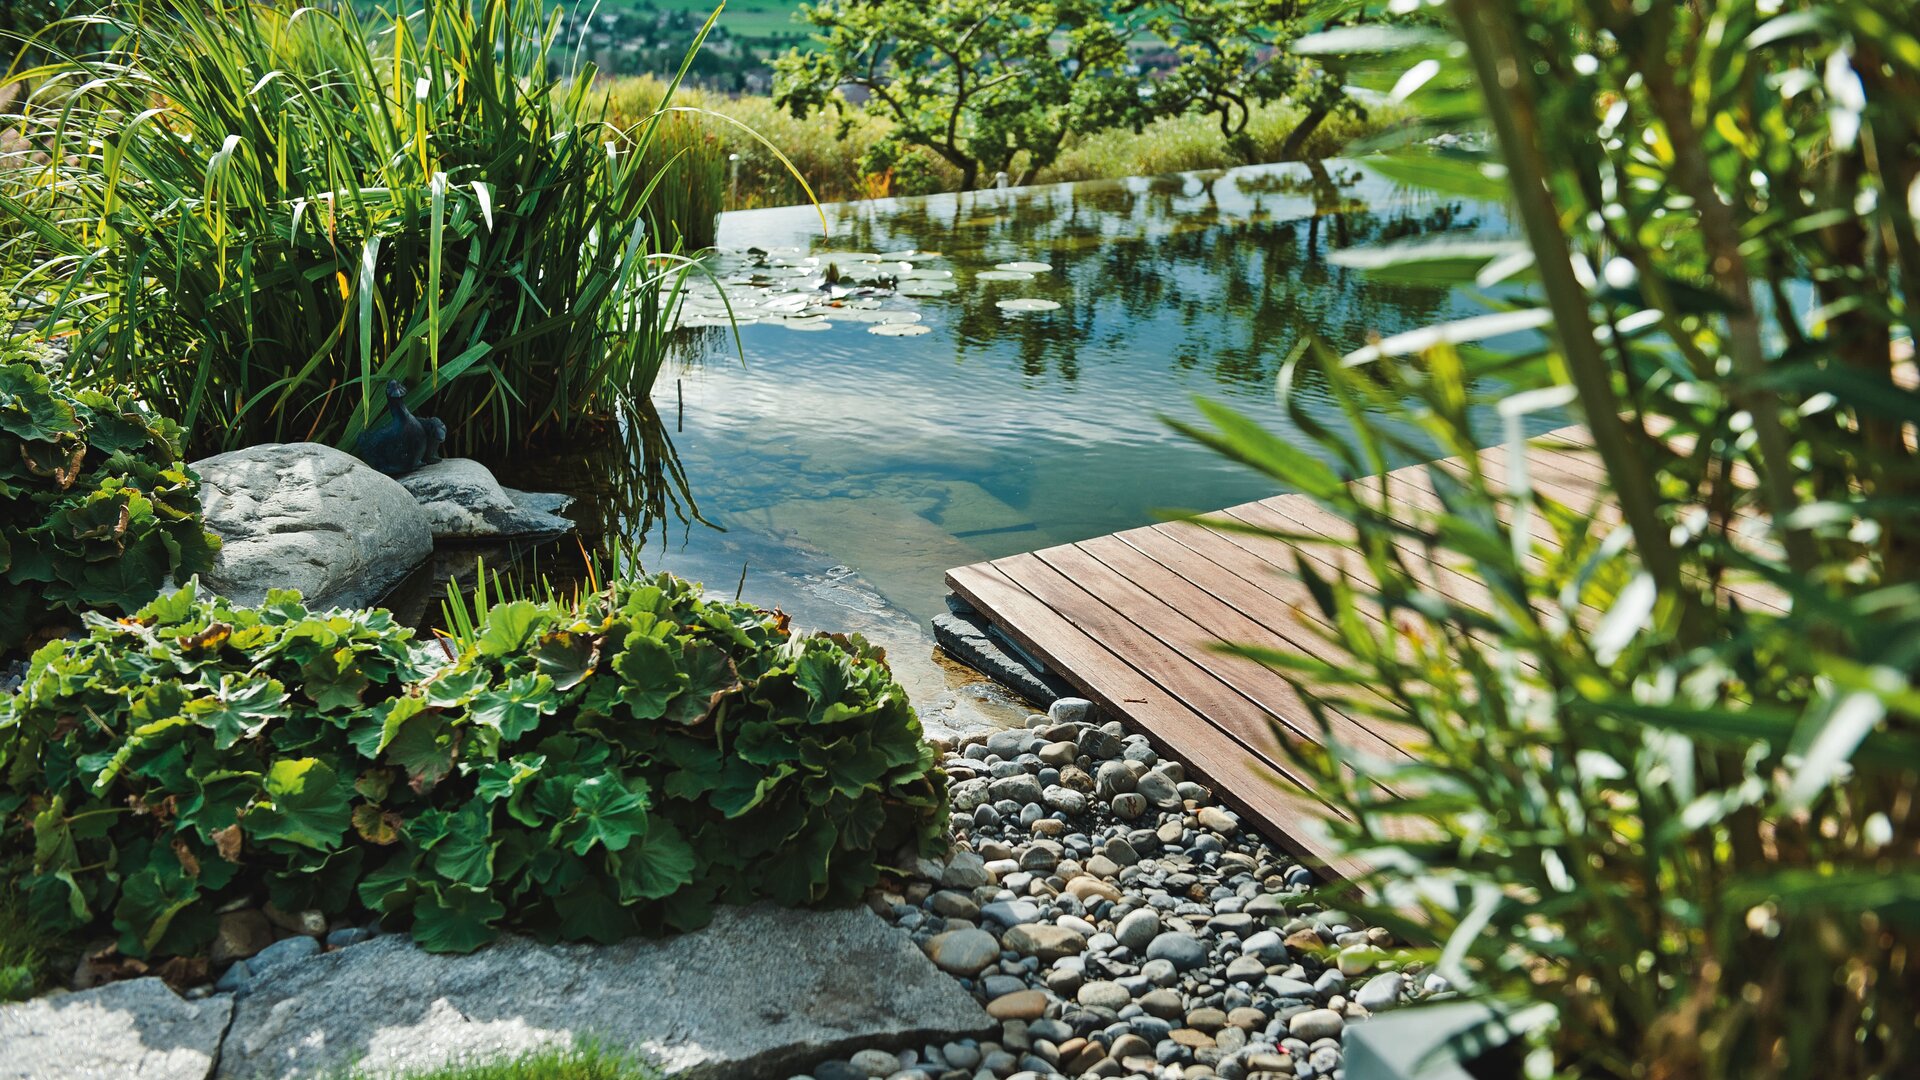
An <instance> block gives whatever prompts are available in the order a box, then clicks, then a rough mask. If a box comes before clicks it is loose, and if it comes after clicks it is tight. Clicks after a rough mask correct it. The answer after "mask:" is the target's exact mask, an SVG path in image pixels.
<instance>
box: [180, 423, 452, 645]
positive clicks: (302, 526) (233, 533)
mask: <svg viewBox="0 0 1920 1080" xmlns="http://www.w3.org/2000/svg"><path fill="white" fill-rule="evenodd" d="M191 467H192V469H193V471H194V472H196V473H198V474H199V475H200V485H201V486H200V499H201V504H202V506H203V507H204V509H205V513H206V521H207V528H208V529H209V530H211V531H212V532H214V533H215V534H217V535H218V536H219V537H220V540H221V548H220V552H219V554H218V555H217V556H216V557H215V559H214V564H213V569H212V570H210V571H208V572H207V573H205V574H202V575H200V580H201V582H202V583H203V584H204V585H206V586H207V587H208V588H210V589H212V590H213V591H214V592H217V593H220V594H221V595H223V596H226V597H228V598H229V599H232V600H234V601H235V602H238V603H242V604H257V603H259V602H260V601H261V600H263V599H265V598H266V595H267V590H268V589H286V588H293V589H299V590H300V592H301V594H302V595H303V596H305V597H306V600H307V604H308V606H310V607H315V608H328V607H364V606H366V605H368V604H372V603H374V602H375V601H377V600H379V599H380V597H381V595H382V594H384V593H385V592H386V591H387V590H388V589H389V588H391V587H392V586H393V584H394V583H395V582H396V581H398V580H400V579H401V578H402V577H404V576H406V573H407V571H409V570H411V569H413V567H414V566H415V565H417V564H418V563H419V562H420V561H421V560H423V559H425V558H426V557H427V556H428V555H429V554H430V553H432V551H433V528H432V526H431V525H430V524H429V522H428V519H427V515H426V514H425V513H424V512H423V511H422V510H421V509H420V507H419V504H417V503H416V502H414V499H413V496H412V495H410V494H408V493H407V489H406V488H403V487H401V486H400V485H399V483H397V482H396V481H394V480H393V479H392V478H391V477H387V476H382V475H381V474H380V473H378V472H376V471H374V469H373V468H372V467H371V466H369V465H367V464H366V463H365V462H363V461H361V460H360V459H359V458H356V457H354V456H353V455H351V454H347V453H344V452H342V451H339V450H335V449H334V448H333V447H331V446H322V445H321V444H319V443H266V444H263V445H260V446H250V447H248V448H247V449H245V450H235V451H233V452H231V453H226V454H218V455H216V456H214V457H210V458H203V459H201V460H199V461H196V462H193V463H192V466H191Z"/></svg>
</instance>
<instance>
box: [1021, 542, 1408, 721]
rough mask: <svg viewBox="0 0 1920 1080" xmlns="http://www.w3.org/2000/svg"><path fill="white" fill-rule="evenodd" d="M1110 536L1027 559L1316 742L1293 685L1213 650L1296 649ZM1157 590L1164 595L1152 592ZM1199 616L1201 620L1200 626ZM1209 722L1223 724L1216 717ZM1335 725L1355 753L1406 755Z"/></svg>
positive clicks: (1241, 659)
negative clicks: (1071, 582) (1102, 603)
mask: <svg viewBox="0 0 1920 1080" xmlns="http://www.w3.org/2000/svg"><path fill="white" fill-rule="evenodd" d="M1110 539H1111V538H1110V537H1101V538H1099V539H1096V540H1089V541H1083V542H1081V543H1078V544H1071V545H1068V546H1066V547H1060V548H1049V549H1047V550H1045V551H1039V552H1035V553H1034V554H1035V555H1036V557H1038V558H1040V559H1041V560H1043V561H1045V562H1046V563H1047V564H1048V565H1050V566H1052V567H1053V568H1054V569H1055V570H1058V571H1059V572H1060V573H1061V574H1062V575H1064V576H1067V577H1070V578H1072V579H1073V580H1074V582H1076V583H1077V584H1079V585H1080V586H1081V587H1082V588H1084V589H1086V590H1087V591H1088V592H1089V593H1092V594H1095V595H1097V596H1099V597H1100V598H1101V599H1102V600H1104V601H1105V602H1106V603H1107V605H1108V606H1109V607H1110V608H1112V609H1113V611H1114V613H1115V614H1116V615H1118V616H1120V617H1121V618H1125V619H1128V620H1130V621H1132V622H1133V623H1134V624H1135V625H1137V626H1139V627H1140V628H1141V629H1143V630H1145V631H1147V632H1148V633H1150V634H1152V635H1153V636H1154V637H1156V638H1158V639H1159V640H1161V641H1162V642H1165V643H1166V645H1167V646H1169V647H1171V648H1173V649H1175V650H1176V651H1179V652H1181V653H1182V654H1183V655H1190V656H1193V657H1195V658H1196V661H1197V662H1196V665H1195V666H1196V668H1204V669H1205V670H1207V671H1209V672H1211V673H1212V674H1213V675H1214V676H1215V677H1217V678H1218V679H1220V680H1221V681H1223V682H1225V683H1226V684H1227V685H1228V686H1231V687H1233V688H1234V689H1235V690H1237V691H1239V693H1240V694H1241V695H1242V696H1244V697H1246V698H1247V700H1248V701H1249V702H1251V703H1252V704H1253V705H1255V706H1257V707H1258V708H1259V709H1260V711H1261V713H1262V714H1263V717H1264V716H1271V717H1273V718H1275V719H1277V720H1278V721H1279V722H1280V723H1281V724H1283V725H1285V726H1286V727H1287V728H1288V729H1289V730H1291V731H1293V732H1294V734H1295V735H1298V736H1299V737H1300V738H1302V739H1305V740H1308V741H1313V740H1315V739H1316V738H1317V734H1318V733H1317V732H1315V731H1314V730H1313V728H1312V727H1311V726H1310V725H1306V724H1304V723H1303V721H1304V720H1305V718H1306V716H1307V711H1306V704H1305V703H1304V702H1302V701H1301V700H1300V695H1299V693H1298V691H1296V690H1295V689H1294V688H1293V684H1291V683H1289V682H1287V680H1286V679H1285V678H1284V677H1282V676H1281V675H1280V674H1279V673H1278V672H1276V671H1274V670H1273V669H1272V668H1269V667H1267V666H1266V665H1264V664H1260V663H1257V662H1255V661H1252V660H1249V659H1247V658H1245V657H1242V656H1234V655H1230V654H1224V653H1221V652H1219V651H1218V649H1219V647H1220V646H1223V645H1229V644H1235V643H1244V644H1249V645H1258V646H1265V647H1269V648H1280V649H1293V648H1297V646H1296V645H1295V644H1294V643H1293V642H1291V641H1289V640H1287V639H1285V638H1283V637H1281V636H1280V635H1278V634H1276V633H1274V632H1273V631H1272V630H1269V629H1268V628H1267V627H1265V626H1263V625H1261V624H1259V623H1256V622H1254V621H1253V620H1252V619H1249V618H1246V617H1245V616H1243V615H1241V614H1240V613H1239V612H1237V611H1234V610H1233V609H1232V608H1230V607H1228V606H1227V605H1225V604H1222V603H1220V602H1219V601H1218V600H1216V599H1214V597H1213V596H1212V595H1211V594H1209V593H1207V592H1206V591H1205V590H1203V589H1199V588H1196V587H1195V586H1194V585H1193V584H1192V583H1190V582H1187V581H1185V580H1184V579H1181V578H1180V577H1178V576H1177V575H1175V574H1173V573H1171V572H1169V571H1167V570H1166V568H1165V567H1161V566H1160V565H1159V564H1158V563H1154V562H1152V560H1150V559H1147V558H1146V557H1145V556H1142V555H1140V554H1139V553H1138V552H1136V551H1134V550H1133V549H1132V548H1130V547H1128V546H1127V545H1125V544H1121V543H1118V542H1117V541H1116V542H1114V544H1112V545H1109V544H1106V543H1102V542H1101V541H1104V540H1110ZM1115 547H1117V548H1118V550H1117V551H1116V550H1114V548H1115ZM1140 563H1146V564H1148V565H1149V566H1151V567H1152V568H1153V569H1154V570H1157V571H1158V573H1151V572H1147V571H1146V568H1145V567H1142V566H1140V565H1139V564H1140ZM1135 574H1138V577H1136V576H1134V575H1135ZM1141 578H1145V579H1146V580H1144V581H1143V580H1140V579H1141ZM1149 582H1151V584H1149ZM1162 589H1164V590H1165V592H1164V593H1162V592H1160V591H1158V590H1162ZM1176 601H1178V602H1177V603H1176ZM1189 604H1190V605H1192V606H1188V605H1189ZM1202 619H1205V620H1207V621H1206V622H1205V623H1202V622H1201V621H1200V620H1202ZM1215 724H1216V725H1217V726H1221V727H1226V726H1228V725H1227V723H1223V722H1222V721H1221V720H1219V719H1216V720H1215ZM1334 726H1335V727H1336V729H1337V730H1338V732H1339V737H1340V738H1341V740H1342V741H1343V742H1344V743H1345V744H1347V745H1350V746H1353V747H1354V748H1355V749H1356V750H1358V751H1360V752H1363V753H1369V754H1374V755H1382V756H1390V757H1397V758H1405V757H1406V753H1405V751H1403V750H1401V749H1400V748H1399V747H1397V746H1394V745H1393V744H1391V743H1389V742H1387V741H1386V740H1384V739H1382V738H1381V737H1380V736H1379V735H1378V734H1377V733H1375V732H1374V731H1373V730H1372V729H1371V728H1368V727H1365V726H1363V725H1361V724H1358V723H1355V722H1354V721H1353V720H1352V719H1350V718H1348V717H1346V716H1341V715H1338V714H1336V716H1335V720H1334ZM1267 728H1268V725H1267V723H1266V722H1265V720H1264V719H1263V720H1262V721H1261V722H1260V723H1259V724H1257V725H1249V726H1248V730H1245V731H1241V732H1237V733H1236V735H1237V737H1240V738H1241V739H1242V741H1246V742H1250V743H1252V744H1255V745H1258V744H1261V743H1265V742H1266V741H1267V740H1266V739H1265V738H1264V737H1263V733H1264V732H1265V730H1266V729H1267Z"/></svg>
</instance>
